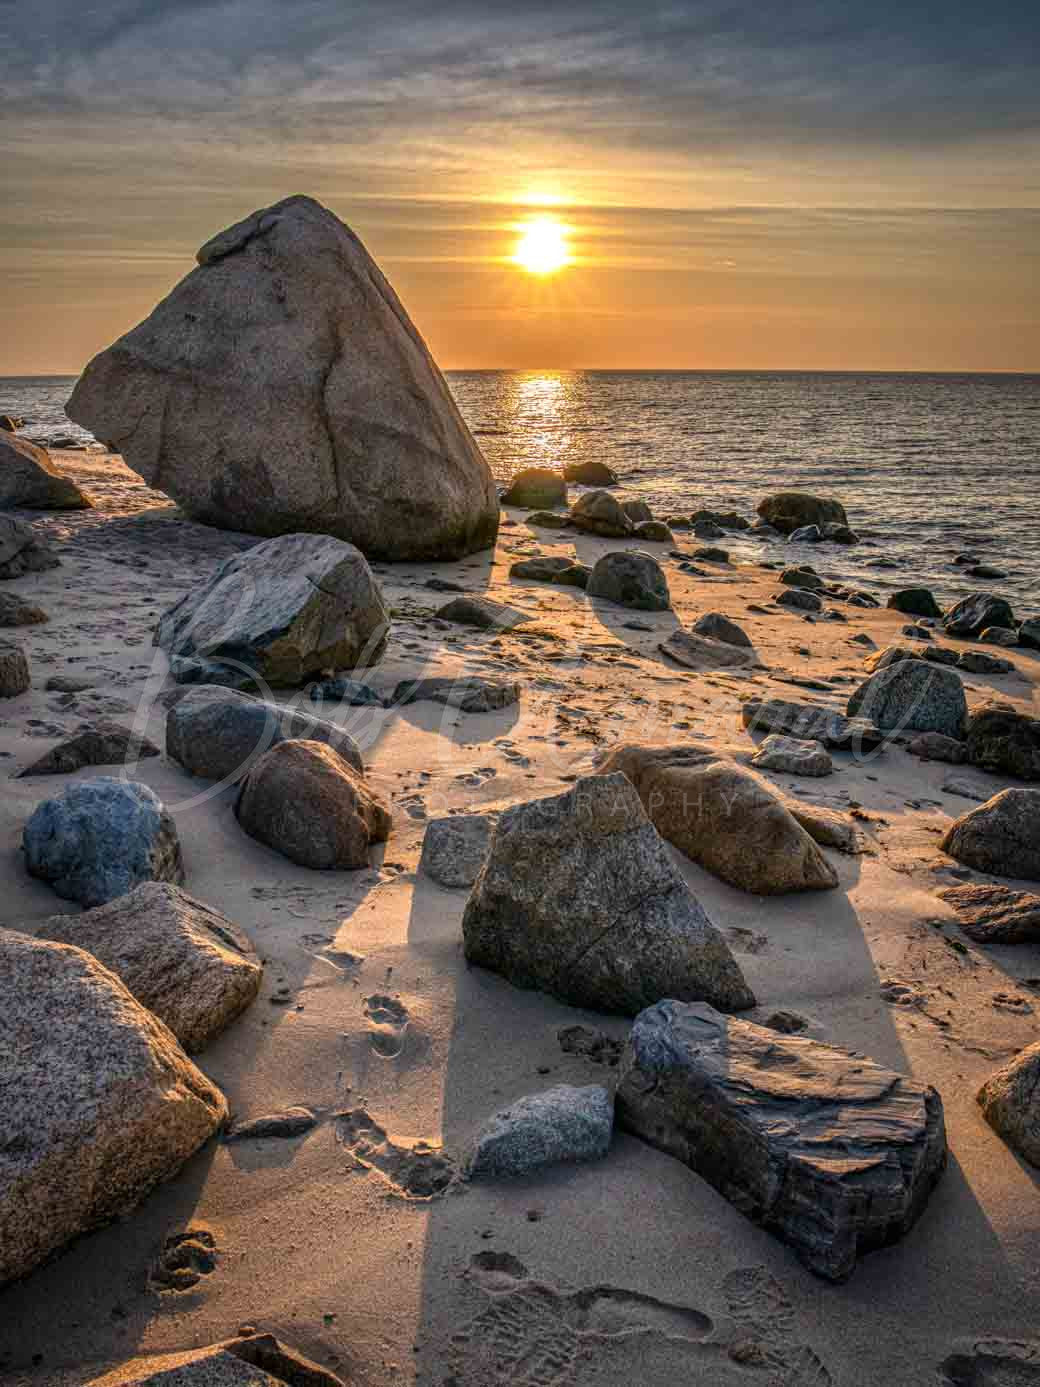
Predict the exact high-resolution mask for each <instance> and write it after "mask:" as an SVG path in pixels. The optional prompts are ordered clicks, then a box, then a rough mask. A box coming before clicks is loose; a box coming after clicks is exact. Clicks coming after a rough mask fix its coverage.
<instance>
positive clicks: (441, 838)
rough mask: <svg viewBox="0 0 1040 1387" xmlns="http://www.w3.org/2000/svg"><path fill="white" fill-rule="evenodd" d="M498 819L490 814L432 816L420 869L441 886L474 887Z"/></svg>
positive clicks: (423, 846) (420, 860)
mask: <svg viewBox="0 0 1040 1387" xmlns="http://www.w3.org/2000/svg"><path fill="white" fill-rule="evenodd" d="M495 822H496V818H495V816H494V815H491V814H448V815H445V817H444V818H442V819H431V820H430V821H429V823H428V824H427V825H426V833H425V834H424V836H423V845H422V855H421V856H420V858H419V870H420V871H421V872H425V873H426V875H427V876H428V877H431V878H432V879H433V880H434V881H435V882H437V884H438V885H439V886H447V887H455V886H472V885H473V883H474V882H475V881H476V879H477V877H478V876H479V875H480V869H481V867H483V865H484V859H485V858H486V857H487V852H488V847H489V845H490V843H491V837H492V834H493V833H494V831H495Z"/></svg>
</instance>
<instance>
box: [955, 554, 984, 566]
mask: <svg viewBox="0 0 1040 1387" xmlns="http://www.w3.org/2000/svg"><path fill="white" fill-rule="evenodd" d="M981 562H982V560H981V559H980V558H979V556H978V555H977V554H958V555H957V557H956V558H955V559H954V563H955V564H956V565H957V567H958V568H963V567H964V566H965V565H966V564H976V563H981Z"/></svg>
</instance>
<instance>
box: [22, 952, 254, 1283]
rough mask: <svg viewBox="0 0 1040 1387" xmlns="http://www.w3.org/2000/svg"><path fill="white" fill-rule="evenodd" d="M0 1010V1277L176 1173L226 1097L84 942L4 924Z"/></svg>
mask: <svg viewBox="0 0 1040 1387" xmlns="http://www.w3.org/2000/svg"><path fill="white" fill-rule="evenodd" d="M0 1014H2V1015H3V1018H4V1044H5V1063H4V1077H3V1091H4V1143H3V1160H2V1170H3V1179H2V1180H0V1284H2V1283H4V1282H6V1281H10V1280H13V1279H14V1278H15V1277H19V1276H24V1275H26V1273H28V1272H30V1271H32V1269H33V1268H34V1267H35V1266H37V1265H38V1264H39V1263H40V1262H42V1261H44V1260H45V1259H46V1258H47V1257H49V1256H50V1255H51V1254H52V1253H54V1252H57V1251H58V1250H59V1249H60V1248H62V1247H63V1246H64V1245H65V1244H66V1243H67V1242H69V1241H70V1240H71V1239H72V1238H75V1237H77V1236H78V1235H79V1234H81V1233H85V1232H88V1231H89V1230H90V1229H92V1228H95V1227H97V1226H98V1225H99V1224H102V1223H106V1222H108V1221H109V1220H110V1219H112V1218H115V1217H117V1216H119V1215H122V1214H125V1213H126V1212H127V1210H128V1209H130V1208H132V1207H133V1206H134V1205H135V1204H137V1203H139V1202H140V1200H141V1199H143V1198H144V1196H145V1195H146V1194H147V1193H148V1192H149V1191H150V1190H151V1189H152V1188H153V1186H155V1185H156V1184H158V1183H159V1181H161V1180H166V1179H169V1177H170V1176H172V1175H175V1174H176V1172H177V1171H178V1170H179V1169H180V1167H181V1166H182V1165H183V1164H184V1162H185V1161H186V1160H187V1159H188V1157H189V1156H191V1155H192V1154H193V1153H194V1152H195V1151H196V1150H197V1149H198V1148H199V1147H200V1146H201V1145H202V1143H203V1142H204V1141H206V1140H207V1139H208V1138H209V1137H210V1136H212V1135H213V1133H214V1132H215V1131H216V1130H217V1128H218V1127H219V1126H220V1125H221V1123H222V1122H224V1121H225V1120H226V1118H227V1103H226V1102H225V1100H224V1096H223V1094H222V1093H221V1092H220V1091H219V1089H217V1088H215V1087H214V1085H213V1084H211V1083H210V1081H209V1080H208V1079H207V1078H206V1077H205V1075H204V1074H201V1073H200V1072H199V1070H198V1069H196V1068H195V1066H194V1065H193V1064H192V1062H191V1061H190V1060H189V1059H188V1057H187V1056H186V1055H185V1053H184V1051H183V1050H182V1049H181V1047H180V1046H179V1045H178V1044H177V1042H176V1041H175V1040H174V1038H173V1035H172V1034H171V1033H170V1031H169V1030H168V1029H167V1028H166V1026H164V1025H163V1023H162V1022H161V1021H159V1020H158V1019H157V1018H156V1017H155V1016H153V1015H152V1013H151V1012H150V1011H148V1010H146V1008H144V1007H143V1006H141V1005H140V1003H138V1002H136V1001H135V1000H134V998H133V997H132V996H131V995H130V993H129V992H128V991H127V989H126V988H125V987H124V986H123V984H122V983H121V982H120V981H119V979H118V978H117V977H116V976H115V975H114V974H113V973H111V972H109V970H108V969H107V968H105V967H103V966H102V964H100V963H99V962H98V961H97V959H95V958H92V957H91V955H90V954H88V953H84V952H83V950H81V949H75V948H70V947H69V946H68V945H64V944H51V943H48V942H46V941H44V940H38V939H31V938H29V937H28V936H26V935H24V934H16V933H14V932H12V931H10V930H3V929H0Z"/></svg>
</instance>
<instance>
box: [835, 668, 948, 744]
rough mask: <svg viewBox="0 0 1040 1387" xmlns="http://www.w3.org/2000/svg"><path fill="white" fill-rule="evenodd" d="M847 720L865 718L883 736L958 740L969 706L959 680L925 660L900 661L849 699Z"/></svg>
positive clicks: (866, 681) (875, 677)
mask: <svg viewBox="0 0 1040 1387" xmlns="http://www.w3.org/2000/svg"><path fill="white" fill-rule="evenodd" d="M847 711H848V714H849V716H850V717H855V716H859V717H866V718H869V719H870V720H871V722H873V723H875V724H876V725H877V726H878V727H880V728H881V730H882V731H883V732H892V731H904V732H942V733H943V734H944V736H947V737H954V738H960V737H961V736H962V734H963V732H964V724H965V722H966V721H967V717H968V702H967V699H966V698H965V696H964V685H963V684H962V683H961V680H960V676H959V675H958V674H957V673H955V671H954V670H952V669H944V668H943V667H942V666H941V665H935V664H931V663H929V662H927V661H925V660H899V661H897V662H896V663H895V664H892V665H888V666H887V667H886V668H884V669H880V670H878V671H877V672H876V673H874V674H872V675H871V676H870V678H869V679H866V680H864V682H863V683H862V684H860V686H859V688H857V689H855V690H854V691H853V693H852V694H851V695H850V697H849V702H848V708H847Z"/></svg>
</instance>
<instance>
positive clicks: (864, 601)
mask: <svg viewBox="0 0 1040 1387" xmlns="http://www.w3.org/2000/svg"><path fill="white" fill-rule="evenodd" d="M846 601H847V602H848V604H849V606H850V607H880V606H881V603H880V602H879V601H878V600H877V598H876V597H875V596H874V594H873V593H872V592H850V593H849V594H848V597H847V598H846Z"/></svg>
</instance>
